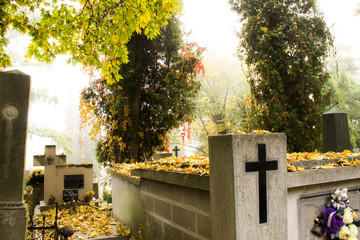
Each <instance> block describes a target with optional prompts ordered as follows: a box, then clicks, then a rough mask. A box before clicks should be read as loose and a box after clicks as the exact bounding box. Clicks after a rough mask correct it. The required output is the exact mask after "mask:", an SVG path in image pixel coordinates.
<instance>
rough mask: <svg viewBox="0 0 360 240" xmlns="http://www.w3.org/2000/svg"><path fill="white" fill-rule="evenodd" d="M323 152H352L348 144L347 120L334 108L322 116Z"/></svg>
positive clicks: (343, 114) (344, 115) (344, 114)
mask: <svg viewBox="0 0 360 240" xmlns="http://www.w3.org/2000/svg"><path fill="white" fill-rule="evenodd" d="M322 125H323V152H328V151H333V152H342V151H344V150H345V149H347V150H352V148H351V144H350V135H349V125H348V118H347V114H346V113H345V112H342V111H340V110H338V109H336V108H333V109H331V110H330V111H328V112H326V113H324V114H323V116H322Z"/></svg>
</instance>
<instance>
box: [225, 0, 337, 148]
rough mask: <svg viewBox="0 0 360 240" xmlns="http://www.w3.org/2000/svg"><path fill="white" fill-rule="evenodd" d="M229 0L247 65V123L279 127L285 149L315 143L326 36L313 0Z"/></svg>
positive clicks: (322, 103) (325, 90)
mask: <svg viewBox="0 0 360 240" xmlns="http://www.w3.org/2000/svg"><path fill="white" fill-rule="evenodd" d="M230 2H231V4H232V7H233V9H234V10H235V11H236V12H238V14H239V15H240V16H241V20H242V21H243V23H244V26H243V29H242V31H241V33H240V34H239V38H240V47H239V52H238V54H239V57H240V58H241V59H244V60H245V62H246V64H247V66H248V70H249V72H248V80H249V84H250V91H251V107H252V121H253V127H254V128H258V129H264V130H269V131H271V132H283V133H285V134H286V136H287V142H288V151H296V152H299V151H313V150H315V149H318V148H319V147H320V145H321V144H320V143H321V141H320V134H321V115H322V113H323V111H324V110H325V108H326V107H327V106H328V105H329V103H330V102H329V100H330V94H331V92H332V90H331V84H329V75H328V74H327V73H326V71H325V69H324V60H325V58H326V56H327V53H328V51H329V47H330V46H331V44H332V39H331V35H330V32H329V29H328V28H327V26H326V24H325V22H324V20H323V18H322V16H321V15H320V13H319V11H318V10H317V9H316V5H315V1H313V0H302V1H297V0H286V1H280V0H271V1H265V0H261V1H258V0H256V1H255V0H250V1H240V0H231V1H230Z"/></svg>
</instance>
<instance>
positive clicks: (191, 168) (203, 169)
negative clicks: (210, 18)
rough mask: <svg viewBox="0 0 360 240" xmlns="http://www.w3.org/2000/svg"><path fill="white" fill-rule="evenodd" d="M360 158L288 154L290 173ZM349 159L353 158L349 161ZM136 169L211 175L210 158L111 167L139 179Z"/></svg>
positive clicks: (345, 154) (352, 162) (355, 162)
mask: <svg viewBox="0 0 360 240" xmlns="http://www.w3.org/2000/svg"><path fill="white" fill-rule="evenodd" d="M357 157H359V158H360V154H359V153H351V151H349V150H345V151H343V152H341V153H336V152H327V153H320V152H317V151H315V152H299V153H288V154H287V165H288V171H289V172H295V171H304V170H305V169H304V168H302V167H297V168H296V167H295V166H293V165H292V164H291V163H293V162H301V161H311V160H324V159H341V160H340V161H338V162H337V163H335V162H333V163H328V164H324V165H322V164H321V163H320V162H319V165H317V166H315V167H313V168H315V169H323V168H333V167H341V166H357V165H360V161H359V160H358V159H356V158H357ZM348 158H353V159H352V160H349V159H348ZM134 169H152V170H156V171H167V172H169V171H171V172H180V173H183V174H200V175H209V173H210V167H209V158H208V157H196V156H190V157H181V158H178V157H168V158H162V159H159V160H154V161H151V162H145V163H143V162H141V163H123V164H114V165H112V167H111V170H112V171H115V172H119V173H122V174H125V175H127V176H130V177H134V178H137V177H136V176H132V175H131V170H134Z"/></svg>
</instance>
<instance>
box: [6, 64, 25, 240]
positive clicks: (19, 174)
mask: <svg viewBox="0 0 360 240" xmlns="http://www.w3.org/2000/svg"><path fill="white" fill-rule="evenodd" d="M29 93H30V76H28V75H26V74H24V73H22V72H20V71H17V70H15V71H8V72H1V73H0V115H1V117H0V162H1V168H0V176H1V181H0V189H1V193H0V239H14V240H15V239H16V240H20V239H25V234H26V222H27V213H26V208H25V205H24V201H23V191H24V170H25V149H26V134H27V119H28V108H29Z"/></svg>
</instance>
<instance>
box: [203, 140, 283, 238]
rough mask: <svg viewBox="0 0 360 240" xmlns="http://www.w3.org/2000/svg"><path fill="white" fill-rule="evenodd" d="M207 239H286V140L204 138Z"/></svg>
mask: <svg viewBox="0 0 360 240" xmlns="http://www.w3.org/2000/svg"><path fill="white" fill-rule="evenodd" d="M209 151H210V172H211V173H210V205H211V239H213V240H217V239H227V240H240V239H241V240H248V239H287V220H286V217H287V215H286V214H287V207H286V206H287V202H286V196H287V189H286V171H287V170H286V136H285V135H284V134H279V133H277V134H231V135H221V136H211V137H209Z"/></svg>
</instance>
